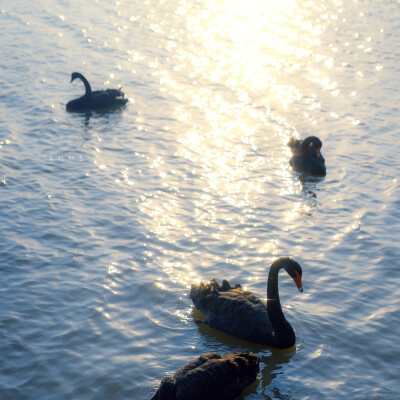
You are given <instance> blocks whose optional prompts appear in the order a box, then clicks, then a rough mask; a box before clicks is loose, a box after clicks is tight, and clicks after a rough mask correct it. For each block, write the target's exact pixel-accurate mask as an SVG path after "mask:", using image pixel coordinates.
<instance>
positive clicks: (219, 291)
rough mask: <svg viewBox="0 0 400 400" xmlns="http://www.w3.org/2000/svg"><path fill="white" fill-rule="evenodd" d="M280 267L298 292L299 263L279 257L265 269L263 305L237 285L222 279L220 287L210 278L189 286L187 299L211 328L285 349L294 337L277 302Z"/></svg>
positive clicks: (299, 284) (278, 301)
mask: <svg viewBox="0 0 400 400" xmlns="http://www.w3.org/2000/svg"><path fill="white" fill-rule="evenodd" d="M282 268H283V269H285V270H286V272H287V273H288V274H289V275H290V276H291V277H292V278H293V280H294V282H295V283H296V286H297V288H298V289H299V291H300V292H302V291H303V288H302V284H301V276H302V269H301V266H300V264H299V263H298V262H296V261H295V260H293V259H291V258H288V257H282V258H278V259H277V260H275V261H274V262H273V264H272V265H271V268H270V270H269V274H268V286H267V305H265V303H263V301H262V300H261V298H260V297H258V296H256V295H255V294H253V293H251V292H249V291H245V290H243V289H242V287H241V285H240V284H237V285H236V286H234V287H232V286H230V285H229V283H228V282H227V281H226V280H224V281H223V282H222V285H219V284H218V283H217V282H216V281H215V280H214V279H213V280H211V283H210V284H206V285H204V284H203V283H201V284H200V285H199V286H196V285H192V287H191V289H190V297H191V299H192V300H193V303H194V305H195V306H196V308H197V309H199V310H200V311H201V312H202V313H203V314H204V315H205V316H206V319H205V320H204V321H203V322H205V323H206V324H207V325H209V326H211V327H212V328H215V329H218V330H220V331H223V332H225V333H229V334H230V335H232V336H236V337H238V338H240V339H244V340H248V341H250V342H254V343H259V344H263V345H267V346H272V347H277V348H280V349H285V348H289V347H292V346H294V344H295V342H296V337H295V334H294V331H293V328H292V327H291V325H290V324H289V322H288V321H287V320H286V318H285V316H284V314H283V311H282V307H281V303H280V300H279V291H278V273H279V271H280V270H281V269H282Z"/></svg>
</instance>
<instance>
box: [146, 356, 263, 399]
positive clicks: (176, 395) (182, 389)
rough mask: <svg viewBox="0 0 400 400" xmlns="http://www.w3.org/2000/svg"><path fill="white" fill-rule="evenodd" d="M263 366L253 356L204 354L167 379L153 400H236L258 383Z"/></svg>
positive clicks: (163, 380)
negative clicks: (244, 391)
mask: <svg viewBox="0 0 400 400" xmlns="http://www.w3.org/2000/svg"><path fill="white" fill-rule="evenodd" d="M259 363H260V357H258V356H255V355H253V354H252V353H230V354H224V355H223V356H222V355H220V354H218V353H216V352H213V353H208V354H203V355H201V356H200V357H199V358H197V359H196V360H193V361H190V362H189V363H187V364H186V365H184V366H183V367H181V368H179V369H178V370H177V371H176V372H175V374H174V375H173V376H172V377H170V376H166V377H164V378H163V379H162V381H161V384H160V387H159V388H158V390H157V391H156V393H155V394H154V396H153V397H152V398H151V400H222V399H223V400H234V399H236V398H237V396H239V395H240V393H241V392H242V390H243V389H244V388H245V387H247V386H249V385H250V384H251V383H253V382H254V381H255V380H256V377H257V374H258V372H259V370H260V368H259Z"/></svg>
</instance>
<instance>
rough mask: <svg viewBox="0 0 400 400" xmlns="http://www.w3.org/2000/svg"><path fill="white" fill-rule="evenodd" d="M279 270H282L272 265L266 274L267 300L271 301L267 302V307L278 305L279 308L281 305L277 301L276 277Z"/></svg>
mask: <svg viewBox="0 0 400 400" xmlns="http://www.w3.org/2000/svg"><path fill="white" fill-rule="evenodd" d="M281 268H282V267H281V266H278V265H274V264H273V265H272V266H271V268H270V270H269V273H268V286H267V299H268V300H272V301H268V305H269V304H270V303H271V305H272V306H274V307H276V306H277V305H279V308H280V305H281V303H280V300H279V289H278V275H279V271H280V269H281Z"/></svg>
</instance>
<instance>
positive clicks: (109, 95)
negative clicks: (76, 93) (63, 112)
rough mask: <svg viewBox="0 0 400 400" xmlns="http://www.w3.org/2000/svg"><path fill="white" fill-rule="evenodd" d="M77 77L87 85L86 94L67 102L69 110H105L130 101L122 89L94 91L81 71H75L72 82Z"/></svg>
mask: <svg viewBox="0 0 400 400" xmlns="http://www.w3.org/2000/svg"><path fill="white" fill-rule="evenodd" d="M75 79H80V80H81V81H82V82H83V84H84V85H85V90H86V92H85V94H84V95H83V96H82V97H79V99H75V100H71V101H70V102H68V103H67V111H77V112H83V111H89V110H104V109H107V108H112V107H119V106H122V105H124V104H126V103H127V102H128V99H125V98H124V96H125V95H124V93H123V92H122V91H121V89H106V90H96V91H94V92H92V88H91V87H90V84H89V82H88V81H87V79H86V78H85V77H84V76H83V75H82V74H80V73H79V72H73V73H72V75H71V82H72V81H74V80H75Z"/></svg>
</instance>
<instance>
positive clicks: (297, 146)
mask: <svg viewBox="0 0 400 400" xmlns="http://www.w3.org/2000/svg"><path fill="white" fill-rule="evenodd" d="M288 146H289V147H290V148H291V150H292V154H293V157H292V158H291V159H290V165H291V166H292V167H293V168H294V169H295V170H297V171H300V172H306V173H309V174H312V175H319V176H325V175H326V166H325V159H324V157H322V154H321V147H322V142H321V140H320V139H319V138H317V137H316V136H309V137H307V138H305V139H304V140H297V139H293V138H291V139H290V140H289V143H288Z"/></svg>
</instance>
